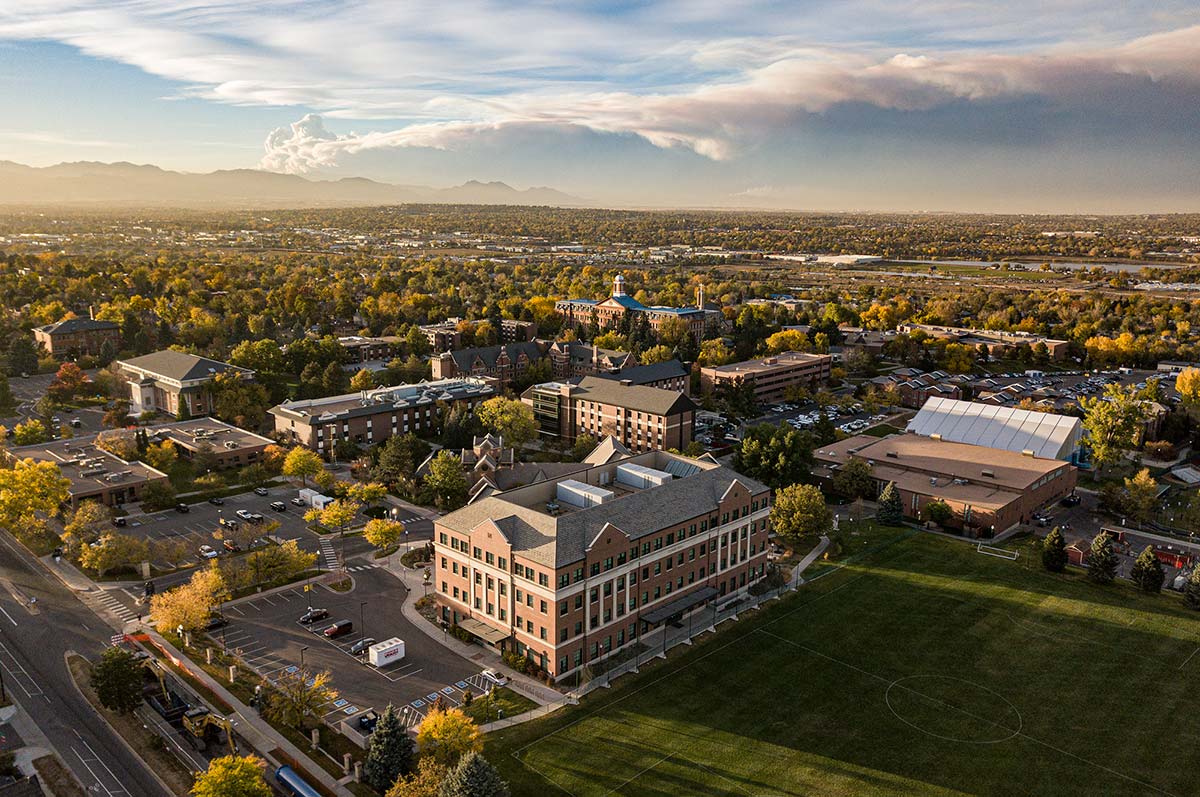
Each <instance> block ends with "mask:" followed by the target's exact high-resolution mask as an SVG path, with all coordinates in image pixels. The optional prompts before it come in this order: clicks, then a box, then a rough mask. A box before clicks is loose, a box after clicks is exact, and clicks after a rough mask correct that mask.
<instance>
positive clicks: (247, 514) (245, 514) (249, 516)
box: [237, 509, 254, 520]
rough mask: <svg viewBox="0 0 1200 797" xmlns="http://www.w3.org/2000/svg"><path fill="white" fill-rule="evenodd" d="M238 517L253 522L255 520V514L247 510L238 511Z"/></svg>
mask: <svg viewBox="0 0 1200 797" xmlns="http://www.w3.org/2000/svg"><path fill="white" fill-rule="evenodd" d="M237 516H238V517H240V518H241V519H242V520H253V519H254V515H253V513H251V512H249V511H248V510H245V509H239V510H238V511H237Z"/></svg>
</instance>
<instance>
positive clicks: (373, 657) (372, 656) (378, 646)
mask: <svg viewBox="0 0 1200 797" xmlns="http://www.w3.org/2000/svg"><path fill="white" fill-rule="evenodd" d="M403 658H404V640H403V639H400V638H399V637H392V638H391V639H385V640H383V641H382V642H376V643H375V644H374V645H372V646H371V647H369V648H367V661H368V662H370V664H371V666H372V667H387V666H389V665H391V664H395V663H396V662H398V661H400V660H401V659H403Z"/></svg>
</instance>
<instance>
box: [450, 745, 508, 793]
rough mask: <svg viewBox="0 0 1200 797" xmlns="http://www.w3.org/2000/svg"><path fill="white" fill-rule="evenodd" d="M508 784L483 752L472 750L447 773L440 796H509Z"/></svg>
mask: <svg viewBox="0 0 1200 797" xmlns="http://www.w3.org/2000/svg"><path fill="white" fill-rule="evenodd" d="M508 795H509V791H508V784H507V783H505V782H504V780H503V779H502V778H501V777H500V773H499V772H497V771H496V768H495V767H493V766H492V765H491V764H490V763H488V760H487V759H486V758H484V757H483V755H482V754H481V753H476V752H470V753H467V754H466V755H464V756H463V757H462V758H460V759H459V760H458V763H457V764H455V766H454V768H453V769H451V770H450V771H449V772H448V773H446V778H445V780H443V781H442V785H441V787H440V788H439V789H438V797H508Z"/></svg>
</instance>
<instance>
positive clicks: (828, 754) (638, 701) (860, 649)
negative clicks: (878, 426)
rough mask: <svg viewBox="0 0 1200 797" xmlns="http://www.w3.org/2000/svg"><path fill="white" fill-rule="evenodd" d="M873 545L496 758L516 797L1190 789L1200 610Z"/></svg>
mask: <svg viewBox="0 0 1200 797" xmlns="http://www.w3.org/2000/svg"><path fill="white" fill-rule="evenodd" d="M878 534H879V535H880V537H881V539H880V543H881V545H879V546H872V545H862V544H859V545H857V546H851V548H852V549H859V550H861V549H865V550H866V552H865V553H863V554H861V555H860V556H859V557H858V559H857V560H854V561H850V562H848V563H847V564H846V566H844V567H842V568H840V569H827V568H826V569H819V570H817V571H815V573H816V574H817V575H819V576H820V577H819V578H816V580H813V581H810V583H809V584H807V585H805V586H804V587H802V588H801V589H800V590H799V591H798V592H797V593H795V594H793V595H792V596H790V597H788V598H787V599H785V600H783V601H781V602H776V603H774V604H772V605H771V606H770V607H769V608H766V609H763V610H761V611H759V612H757V613H753V612H752V613H748V614H744V615H743V616H742V618H741V619H740V620H739V621H738V622H736V623H732V622H731V623H727V624H725V625H723V626H722V627H721V628H720V631H719V633H717V634H716V635H710V636H708V637H706V638H705V640H704V641H703V642H702V643H700V644H697V645H695V646H694V647H692V648H689V649H685V650H686V653H683V654H677V655H674V656H672V657H671V658H670V659H669V660H667V661H661V662H658V663H657V664H656V665H655V666H653V667H648V668H643V670H642V672H641V673H640V674H638V675H632V676H627V677H626V678H624V679H622V680H619V681H617V683H616V686H614V687H613V688H612V689H611V690H599V691H598V693H593V694H592V695H591V696H589V697H588V698H586V699H585V700H584V701H583V702H582V704H581V705H580V706H578V707H576V708H572V709H568V710H564V711H562V712H559V713H557V714H554V715H551V716H550V717H548V718H546V719H543V720H539V721H536V722H531V723H528V724H525V725H521V726H517V727H514V728H511V729H507V730H505V731H503V732H501V733H498V734H495V735H493V736H491V737H489V739H488V743H487V751H486V753H487V755H488V758H489V759H490V760H491V761H492V762H494V763H495V764H496V765H497V766H498V767H499V768H500V770H501V772H502V774H503V775H504V777H505V778H507V779H508V781H509V782H510V784H511V786H512V791H513V794H514V795H549V794H571V795H580V797H583V796H584V795H587V796H589V797H590V796H591V795H606V794H623V795H701V794H703V795H914V794H922V795H925V794H933V795H950V794H985V795H1153V794H1169V795H1185V794H1196V793H1197V789H1198V788H1200V787H1198V786H1197V782H1198V780H1197V779H1198V777H1200V712H1197V711H1196V710H1195V706H1194V700H1193V699H1192V698H1193V695H1194V694H1195V686H1196V684H1197V682H1198V681H1200V655H1193V654H1196V653H1197V650H1198V646H1200V615H1198V614H1193V613H1191V612H1189V611H1188V610H1187V609H1185V608H1184V607H1183V606H1182V603H1181V602H1180V601H1179V600H1178V599H1177V598H1176V597H1174V596H1157V597H1145V596H1141V595H1138V594H1136V593H1135V592H1133V590H1132V589H1130V588H1128V587H1127V586H1111V587H1097V586H1094V585H1092V584H1090V583H1088V582H1086V581H1085V580H1084V579H1083V578H1082V575H1081V574H1079V573H1073V574H1068V575H1064V576H1053V575H1050V574H1047V573H1045V572H1044V571H1042V570H1041V567H1040V563H1038V562H1032V561H1029V559H1028V557H1027V556H1025V555H1023V556H1022V558H1021V559H1019V560H1018V561H1015V562H1014V561H1009V560H1005V559H1000V558H996V557H991V556H986V555H984V554H980V553H977V552H976V551H975V549H974V548H973V547H972V546H970V545H967V544H965V543H961V542H957V541H952V540H944V539H939V538H935V537H932V536H927V535H921V534H916V533H912V532H907V533H904V532H897V531H895V530H890V531H880V532H878ZM889 542H890V544H888V543H889ZM1026 550H1027V549H1026Z"/></svg>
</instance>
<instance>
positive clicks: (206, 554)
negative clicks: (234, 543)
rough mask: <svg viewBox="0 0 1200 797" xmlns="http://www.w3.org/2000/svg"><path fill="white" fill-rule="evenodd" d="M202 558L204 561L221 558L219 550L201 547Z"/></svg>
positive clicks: (205, 546)
mask: <svg viewBox="0 0 1200 797" xmlns="http://www.w3.org/2000/svg"><path fill="white" fill-rule="evenodd" d="M200 556H201V557H203V558H204V559H216V558H217V557H218V556H220V554H218V553H217V549H216V548H213V547H212V546H211V545H201V546H200Z"/></svg>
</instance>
